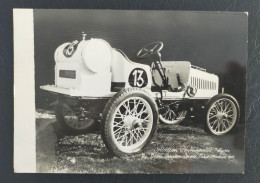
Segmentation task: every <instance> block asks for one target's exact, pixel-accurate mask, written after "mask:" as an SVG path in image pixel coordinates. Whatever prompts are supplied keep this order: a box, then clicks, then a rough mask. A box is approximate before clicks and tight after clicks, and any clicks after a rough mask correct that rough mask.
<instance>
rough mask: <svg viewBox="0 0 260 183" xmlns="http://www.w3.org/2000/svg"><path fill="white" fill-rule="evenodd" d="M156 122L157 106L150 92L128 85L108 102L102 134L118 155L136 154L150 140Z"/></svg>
mask: <svg viewBox="0 0 260 183" xmlns="http://www.w3.org/2000/svg"><path fill="white" fill-rule="evenodd" d="M157 121H158V108H157V105H156V103H155V101H154V100H153V99H152V97H151V96H150V95H149V93H148V92H147V91H145V90H143V89H140V88H125V89H122V90H121V91H119V92H118V93H117V94H116V95H114V96H113V97H112V98H111V99H110V100H109V102H108V103H107V105H106V107H105V109H104V112H103V120H102V122H101V136H102V139H103V141H104V143H105V145H106V147H107V148H108V149H109V150H110V151H111V152H112V153H113V154H115V155H117V156H124V155H127V154H131V153H137V152H139V151H140V150H142V149H143V148H144V147H145V146H146V145H147V144H148V143H149V142H150V141H151V139H152V137H153V134H154V133H155V130H156V124H157Z"/></svg>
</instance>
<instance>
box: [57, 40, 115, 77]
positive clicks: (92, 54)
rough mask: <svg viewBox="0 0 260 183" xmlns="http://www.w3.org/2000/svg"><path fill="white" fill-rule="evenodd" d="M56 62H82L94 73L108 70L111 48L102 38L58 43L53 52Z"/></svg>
mask: <svg viewBox="0 0 260 183" xmlns="http://www.w3.org/2000/svg"><path fill="white" fill-rule="evenodd" d="M54 58H55V61H56V63H58V62H82V63H84V65H85V67H86V68H87V69H88V70H90V71H91V72H94V73H100V72H104V71H105V72H107V71H110V67H111V61H112V48H111V46H110V45H109V43H108V42H106V41H105V40H102V39H89V40H82V41H80V42H79V41H77V40H76V41H73V42H71V43H64V44H62V45H60V46H59V47H58V48H57V49H56V51H55V54H54Z"/></svg>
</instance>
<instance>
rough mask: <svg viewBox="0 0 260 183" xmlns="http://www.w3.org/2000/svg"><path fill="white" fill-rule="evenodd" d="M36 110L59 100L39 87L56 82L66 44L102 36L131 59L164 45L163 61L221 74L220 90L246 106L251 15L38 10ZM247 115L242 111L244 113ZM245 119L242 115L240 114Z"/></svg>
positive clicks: (35, 22)
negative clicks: (60, 49) (56, 66)
mask: <svg viewBox="0 0 260 183" xmlns="http://www.w3.org/2000/svg"><path fill="white" fill-rule="evenodd" d="M34 26H35V35H34V36H35V37H34V40H35V91H36V106H37V108H48V104H49V103H50V102H51V101H53V100H54V99H55V98H54V97H53V95H50V94H49V93H48V92H46V91H42V90H40V89H39V87H40V86H41V85H45V84H53V83H54V64H55V61H54V56H53V55H54V51H55V49H56V48H57V47H58V46H59V45H60V44H62V43H64V42H70V41H73V40H75V39H77V40H81V39H82V35H81V32H82V31H85V32H86V33H87V34H88V35H87V38H88V39H89V38H102V39H105V40H106V41H108V42H109V43H110V44H111V46H112V47H115V48H119V49H121V50H123V51H124V52H125V53H126V55H127V56H128V57H129V58H130V59H131V60H133V61H136V62H140V63H145V64H151V62H149V61H148V62H147V61H146V62H144V61H143V60H138V59H137V58H136V57H135V54H136V52H137V51H138V49H140V48H141V47H142V46H144V45H146V44H147V43H150V42H154V41H162V42H163V43H164V48H163V50H162V51H161V53H162V60H172V61H182V60H188V61H190V62H191V64H193V65H196V66H199V67H203V68H206V69H207V71H208V72H211V73H216V74H218V75H219V76H220V86H221V87H225V92H227V93H230V94H232V95H234V96H235V97H236V98H237V99H238V101H239V103H240V104H241V108H242V111H243V110H244V105H245V87H246V83H245V68H246V60H247V15H246V14H245V13H234V12H233V13H231V12H221V13H219V12H192V11H186V12H185V11H131V10H130V11H120V10H114V11H112V10H34ZM242 113H243V112H242ZM242 116H244V114H243V115H242Z"/></svg>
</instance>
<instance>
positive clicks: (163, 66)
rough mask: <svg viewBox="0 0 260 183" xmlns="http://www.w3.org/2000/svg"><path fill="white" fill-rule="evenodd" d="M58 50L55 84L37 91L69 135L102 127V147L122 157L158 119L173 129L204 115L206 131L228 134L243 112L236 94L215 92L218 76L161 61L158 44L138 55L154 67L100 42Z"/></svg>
mask: <svg viewBox="0 0 260 183" xmlns="http://www.w3.org/2000/svg"><path fill="white" fill-rule="evenodd" d="M82 35H83V39H82V40H81V41H77V40H76V41H73V42H68V43H64V44H62V45H60V46H59V47H58V48H57V49H56V51H55V54H54V57H55V62H56V65H55V84H54V85H45V86H41V88H42V89H44V90H47V91H50V92H53V93H56V94H57V96H58V97H57V98H58V100H57V102H56V109H55V113H56V118H57V120H58V121H59V122H60V123H61V124H62V125H63V126H64V127H65V128H66V129H69V130H70V131H72V132H80V133H84V132H88V131H91V130H92V129H93V128H94V127H95V126H97V125H99V124H100V131H101V136H102V139H103V141H104V143H105V145H106V147H107V148H108V149H109V150H110V151H111V152H112V153H114V154H115V155H118V156H121V155H125V154H131V153H136V152H139V151H140V150H141V149H143V148H144V147H145V146H146V145H147V144H148V143H149V142H150V140H151V139H152V137H153V135H154V133H155V131H156V125H157V122H158V121H159V120H160V121H161V122H162V123H165V124H178V123H180V122H181V121H182V120H183V119H185V118H186V117H189V116H196V115H197V114H203V119H202V120H203V121H204V122H205V129H206V130H207V131H208V132H210V133H212V134H215V135H223V134H226V133H228V132H229V131H230V130H231V129H232V128H233V127H234V126H235V124H236V123H237V122H238V120H239V115H240V110H239V104H238V102H237V101H236V99H235V98H234V97H232V96H231V95H228V94H225V93H223V92H222V93H218V91H219V79H218V76H216V75H214V74H211V73H208V72H206V70H205V69H202V68H200V67H196V66H193V65H191V63H190V62H188V61H161V53H160V51H161V50H162V48H163V43H162V42H153V43H151V44H148V45H146V46H144V47H143V48H141V49H140V50H139V51H138V52H137V55H136V56H137V58H139V59H143V58H149V59H150V60H151V61H152V64H151V66H149V65H146V64H140V63H137V62H134V61H131V60H130V59H129V58H128V57H127V56H126V55H125V54H124V52H123V51H121V50H119V49H116V48H112V47H111V46H110V44H109V43H107V42H106V41H105V40H102V39H96V38H95V39H93V38H92V39H88V40H87V39H86V38H85V37H86V34H84V33H83V34H82Z"/></svg>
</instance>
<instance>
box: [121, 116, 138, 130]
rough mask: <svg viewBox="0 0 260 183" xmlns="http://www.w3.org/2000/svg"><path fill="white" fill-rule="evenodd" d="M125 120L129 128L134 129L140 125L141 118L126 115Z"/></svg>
mask: <svg viewBox="0 0 260 183" xmlns="http://www.w3.org/2000/svg"><path fill="white" fill-rule="evenodd" d="M123 121H124V125H125V126H126V128H127V129H129V130H132V129H134V128H137V127H138V126H139V119H138V118H137V117H135V116H126V117H125V119H124V120H123Z"/></svg>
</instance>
